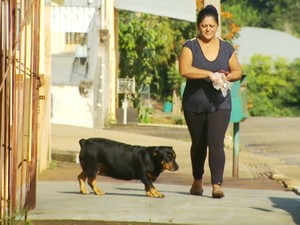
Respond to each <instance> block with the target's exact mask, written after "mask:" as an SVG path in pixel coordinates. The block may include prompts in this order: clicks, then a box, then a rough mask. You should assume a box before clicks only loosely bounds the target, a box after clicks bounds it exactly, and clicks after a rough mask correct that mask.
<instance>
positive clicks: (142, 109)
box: [138, 105, 154, 123]
mask: <svg viewBox="0 0 300 225" xmlns="http://www.w3.org/2000/svg"><path fill="white" fill-rule="evenodd" d="M153 113H154V109H153V108H152V107H149V106H143V105H140V106H139V107H138V121H139V123H151V122H152V117H153Z"/></svg>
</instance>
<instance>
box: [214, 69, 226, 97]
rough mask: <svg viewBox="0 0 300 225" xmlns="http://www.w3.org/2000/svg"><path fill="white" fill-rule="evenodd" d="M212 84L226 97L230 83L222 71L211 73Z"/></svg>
mask: <svg viewBox="0 0 300 225" xmlns="http://www.w3.org/2000/svg"><path fill="white" fill-rule="evenodd" d="M213 78H214V79H213V81H212V83H213V86H214V88H215V89H216V90H220V91H221V92H222V95H223V96H224V97H226V95H227V92H228V89H230V86H231V83H230V82H229V81H228V80H226V76H225V74H224V73H218V72H215V73H214V74H213Z"/></svg>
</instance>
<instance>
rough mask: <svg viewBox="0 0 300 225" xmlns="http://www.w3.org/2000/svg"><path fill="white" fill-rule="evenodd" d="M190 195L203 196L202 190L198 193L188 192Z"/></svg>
mask: <svg viewBox="0 0 300 225" xmlns="http://www.w3.org/2000/svg"><path fill="white" fill-rule="evenodd" d="M190 194H191V195H198V196H202V194H203V189H202V190H200V191H192V189H191V190H190Z"/></svg>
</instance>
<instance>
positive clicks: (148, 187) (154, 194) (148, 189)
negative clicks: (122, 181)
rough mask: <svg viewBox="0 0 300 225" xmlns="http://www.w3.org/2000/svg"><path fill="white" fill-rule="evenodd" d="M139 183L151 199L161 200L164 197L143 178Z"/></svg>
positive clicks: (149, 181)
mask: <svg viewBox="0 0 300 225" xmlns="http://www.w3.org/2000/svg"><path fill="white" fill-rule="evenodd" d="M141 181H142V182H143V183H144V185H145V191H146V194H147V196H148V197H153V198H163V197H165V195H163V194H161V193H160V192H159V191H158V190H157V189H156V188H155V187H154V186H153V184H152V181H151V180H149V179H148V178H143V179H141Z"/></svg>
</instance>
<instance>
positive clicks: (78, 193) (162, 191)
mask: <svg viewBox="0 0 300 225" xmlns="http://www.w3.org/2000/svg"><path fill="white" fill-rule="evenodd" d="M114 189H115V190H120V191H134V192H142V194H135V193H124V192H105V195H110V196H132V197H147V196H146V193H145V190H144V189H140V188H122V187H119V188H118V187H117V188H114ZM158 191H159V192H160V193H162V194H164V193H175V194H180V195H187V196H189V195H191V194H190V193H189V192H183V191H170V190H158ZM59 193H62V194H76V195H85V194H82V193H80V192H79V191H78V192H75V191H59ZM89 195H95V196H97V195H96V194H94V192H93V191H91V192H90V193H89V194H87V196H89ZM105 195H104V196H105ZM195 197H204V198H205V197H206V198H210V197H211V196H208V195H202V196H195Z"/></svg>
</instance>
